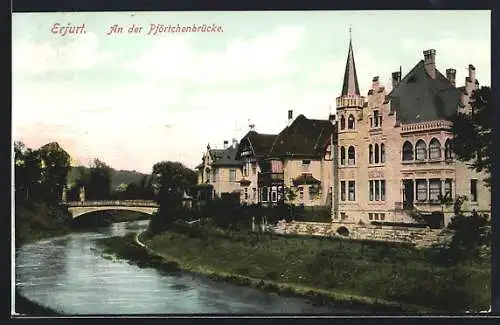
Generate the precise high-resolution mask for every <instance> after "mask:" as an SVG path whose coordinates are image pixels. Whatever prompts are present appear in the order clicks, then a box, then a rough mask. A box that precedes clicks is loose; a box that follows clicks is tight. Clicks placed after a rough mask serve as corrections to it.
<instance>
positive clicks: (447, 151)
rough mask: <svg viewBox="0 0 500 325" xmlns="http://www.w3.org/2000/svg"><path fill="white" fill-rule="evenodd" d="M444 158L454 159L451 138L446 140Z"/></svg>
mask: <svg viewBox="0 0 500 325" xmlns="http://www.w3.org/2000/svg"><path fill="white" fill-rule="evenodd" d="M444 158H445V159H453V147H452V143H451V139H448V140H446V142H445V143H444Z"/></svg>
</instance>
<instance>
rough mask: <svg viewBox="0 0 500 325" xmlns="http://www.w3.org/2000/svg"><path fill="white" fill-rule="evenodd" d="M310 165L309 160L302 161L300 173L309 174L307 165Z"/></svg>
mask: <svg viewBox="0 0 500 325" xmlns="http://www.w3.org/2000/svg"><path fill="white" fill-rule="evenodd" d="M310 164H311V161H310V160H302V172H303V173H307V172H309V165H310Z"/></svg>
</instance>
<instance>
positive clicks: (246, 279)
mask: <svg viewBox="0 0 500 325" xmlns="http://www.w3.org/2000/svg"><path fill="white" fill-rule="evenodd" d="M99 243H100V244H101V245H102V246H103V247H104V250H105V253H107V254H109V253H111V254H115V255H116V256H117V257H119V258H124V259H128V260H130V261H132V262H135V263H136V264H137V265H139V266H140V267H153V268H156V269H159V270H161V271H164V272H176V271H179V270H183V271H187V272H191V273H194V274H199V275H203V276H207V277H209V278H211V279H215V280H219V281H226V282H230V283H233V284H237V285H246V286H251V287H255V288H258V289H262V290H265V291H268V292H275V293H278V294H280V295H285V296H294V297H301V298H306V299H308V300H310V301H311V302H312V303H314V304H318V305H333V306H336V307H342V308H347V309H353V310H360V313H365V314H373V313H377V314H389V313H392V314H394V313H397V314H403V313H413V314H426V313H431V312H432V311H433V309H431V308H427V307H423V306H417V305H412V304H406V303H399V302H394V301H389V300H386V299H382V298H372V297H368V296H363V295H359V294H352V293H342V292H340V291H333V290H327V289H324V288H323V289H322V288H318V287H313V286H310V285H307V284H305V283H291V282H282V281H276V280H270V279H264V278H256V277H252V276H249V275H244V274H241V273H240V274H239V273H235V272H229V271H228V268H226V269H221V268H214V267H213V266H211V265H207V263H204V264H200V263H193V262H192V261H189V260H187V259H185V258H182V257H181V258H179V256H178V255H177V256H176V255H174V254H165V253H163V252H161V253H160V252H156V251H153V250H151V249H149V248H148V247H141V246H140V245H143V244H142V242H141V241H140V240H138V238H137V236H132V235H129V236H126V237H113V238H108V239H102V240H100V241H99ZM363 311H364V312H363ZM367 311H368V312H367Z"/></svg>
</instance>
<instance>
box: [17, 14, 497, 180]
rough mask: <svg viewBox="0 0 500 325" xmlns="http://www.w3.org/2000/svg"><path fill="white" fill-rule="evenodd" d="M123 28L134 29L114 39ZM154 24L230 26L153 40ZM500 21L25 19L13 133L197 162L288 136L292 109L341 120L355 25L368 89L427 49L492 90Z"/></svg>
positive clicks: (20, 21) (482, 17)
mask: <svg viewBox="0 0 500 325" xmlns="http://www.w3.org/2000/svg"><path fill="white" fill-rule="evenodd" d="M56 23H57V24H60V26H61V27H64V26H75V27H76V26H80V25H82V24H85V28H84V30H85V33H79V34H71V35H70V34H65V35H63V33H61V32H60V33H54V32H53V31H56V30H55V29H53V27H54V24H56ZM115 24H116V25H118V26H120V27H122V28H123V32H122V33H112V34H110V35H107V34H108V33H109V31H110V29H111V26H113V25H115ZM151 24H154V25H156V26H157V27H158V26H159V25H160V24H162V25H164V26H165V27H168V25H169V24H170V25H173V26H177V24H179V26H180V27H184V26H193V24H194V25H196V26H200V25H204V24H205V25H207V26H213V25H215V26H216V27H217V28H219V27H220V28H219V29H218V31H216V32H189V33H168V32H163V33H161V32H160V31H161V30H162V29H161V28H157V29H156V31H157V33H156V34H155V35H153V34H150V35H148V32H149V30H150V28H151ZM131 26H135V27H139V26H142V30H141V32H140V33H128V30H129V27H131ZM490 26H491V20H490V12H489V11H357V12H354V11H342V12H340V11H262V12H257V11H255V12H241V11H240V12H230V11H225V12H216V11H212V12H209V11H206V12H102V13H96V12H92V13H81V12H78V13H61V12H59V13H14V14H13V18H12V43H13V44H12V51H13V53H12V58H13V61H12V85H13V86H12V123H13V139H14V140H16V141H23V142H24V143H25V144H26V145H27V146H28V147H30V148H38V147H40V146H42V145H44V144H46V143H48V142H52V141H56V142H58V143H59V144H60V145H61V146H62V147H63V148H64V149H65V150H66V151H67V152H68V153H69V154H70V155H71V157H72V160H73V161H72V164H74V165H80V164H82V165H88V163H89V162H90V161H91V160H92V159H93V158H99V159H100V160H102V161H104V162H106V163H107V164H108V165H110V166H111V167H113V168H115V169H126V170H136V171H140V172H144V173H151V171H152V167H153V165H154V164H155V163H157V162H160V161H164V160H171V161H180V162H182V163H184V164H185V165H186V166H187V167H190V168H194V167H195V166H196V165H198V164H199V163H200V162H201V158H202V155H203V152H204V151H205V150H206V147H207V144H210V146H211V147H212V148H217V147H222V146H223V142H224V140H228V141H229V142H230V143H231V141H232V139H233V138H235V139H237V140H239V139H241V138H242V137H243V136H244V135H245V134H246V133H247V132H248V130H249V127H248V125H249V124H250V123H251V124H255V130H256V131H257V132H261V133H278V132H280V131H281V130H282V129H283V127H285V126H286V123H287V112H288V110H293V114H294V117H296V116H298V115H299V114H304V115H305V116H306V117H308V118H314V119H327V118H328V114H329V113H330V110H331V111H332V112H334V111H335V98H336V97H337V96H338V95H339V94H340V92H341V87H342V80H343V74H344V69H345V62H346V58H347V50H348V44H349V28H351V30H352V32H351V35H352V42H353V49H354V56H355V62H356V70H357V74H358V80H359V86H360V90H361V93H362V95H366V93H367V92H368V89H369V88H370V87H371V81H372V79H373V77H374V76H379V77H380V82H381V83H382V85H385V86H386V87H387V88H390V83H391V82H390V76H391V73H392V72H393V71H398V70H399V67H400V66H401V69H402V72H403V76H404V75H405V74H406V73H407V72H409V71H410V69H411V68H413V66H414V65H415V64H417V63H418V61H419V60H421V59H423V54H422V52H423V51H424V50H427V49H435V50H436V65H437V69H438V70H440V71H441V72H442V73H443V74H445V70H446V69H447V68H454V69H456V70H457V75H456V82H457V86H461V85H463V84H464V79H465V77H466V75H467V66H468V64H473V65H474V66H475V67H476V76H477V79H478V80H479V82H480V84H481V85H486V86H489V85H490V73H491V48H490V43H491V31H490ZM165 29H166V28H165ZM60 30H61V29H60ZM79 30H82V28H80V29H79Z"/></svg>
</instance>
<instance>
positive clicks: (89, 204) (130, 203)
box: [66, 200, 158, 207]
mask: <svg viewBox="0 0 500 325" xmlns="http://www.w3.org/2000/svg"><path fill="white" fill-rule="evenodd" d="M66 205H67V206H69V207H95V206H129V207H130V206H134V207H158V203H157V202H155V201H148V200H122V201H74V202H67V203H66Z"/></svg>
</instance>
